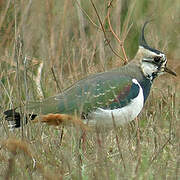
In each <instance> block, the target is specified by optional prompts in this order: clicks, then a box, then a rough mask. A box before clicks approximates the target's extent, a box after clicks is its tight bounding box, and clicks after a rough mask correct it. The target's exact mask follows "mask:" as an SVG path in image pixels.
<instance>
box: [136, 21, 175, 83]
mask: <svg viewBox="0 0 180 180" xmlns="http://www.w3.org/2000/svg"><path fill="white" fill-rule="evenodd" d="M148 22H149V21H146V22H145V23H144V25H143V28H142V31H141V35H140V40H139V50H138V53H137V55H138V56H140V57H139V58H140V66H141V69H142V72H143V73H144V75H145V76H146V77H147V78H149V79H151V80H153V79H154V78H156V77H157V76H159V75H161V74H164V73H165V72H167V73H169V74H172V75H174V76H176V73H175V72H173V71H172V70H170V69H169V68H168V67H167V58H166V55H165V54H164V53H163V52H161V51H159V50H157V49H154V48H151V47H150V46H149V45H148V44H147V42H146V40H145V37H144V29H145V27H146V25H147V24H148ZM139 58H138V59H139Z"/></svg>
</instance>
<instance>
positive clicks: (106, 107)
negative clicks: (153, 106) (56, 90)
mask: <svg viewBox="0 0 180 180" xmlns="http://www.w3.org/2000/svg"><path fill="white" fill-rule="evenodd" d="M146 25H147V22H146V23H145V24H144V26H143V28H142V31H141V35H140V41H139V49H138V51H137V54H136V56H135V57H134V59H133V60H132V61H130V62H129V63H128V64H127V65H125V66H122V67H119V68H117V69H113V70H110V71H107V72H102V73H97V74H94V75H90V76H88V77H86V78H84V79H81V80H80V81H78V82H76V83H75V84H73V85H72V86H71V87H69V88H68V89H66V90H65V91H64V92H63V93H61V94H57V95H55V96H53V97H50V98H47V99H45V100H43V101H42V102H36V103H32V104H29V105H27V107H26V110H27V111H28V112H29V113H28V114H27V115H26V118H29V119H31V120H34V119H36V117H37V116H38V115H47V114H49V113H51V114H52V113H53V114H68V115H73V114H74V113H76V114H78V115H79V117H81V118H82V120H84V121H88V123H89V124H96V125H97V124H101V125H107V126H111V125H112V123H113V121H115V123H116V125H117V126H118V125H122V124H125V123H128V122H130V121H132V120H134V119H135V118H136V117H137V116H138V114H139V113H140V112H141V110H142V109H143V106H144V104H145V102H146V100H147V98H148V96H149V93H150V89H151V86H152V83H153V81H154V79H155V78H156V77H158V76H159V75H161V74H164V73H165V72H167V73H169V74H172V75H174V76H176V73H175V72H173V71H172V70H170V69H169V68H167V66H166V65H167V58H166V55H165V54H164V53H163V52H161V51H159V50H157V49H154V48H151V47H150V46H149V45H148V44H147V42H146V40H145V37H144V29H145V26H146ZM4 114H5V119H6V120H8V121H11V122H13V125H12V123H11V128H12V127H14V128H18V127H20V126H21V120H22V118H21V116H20V113H19V112H17V111H15V109H11V110H7V111H5V112H4Z"/></svg>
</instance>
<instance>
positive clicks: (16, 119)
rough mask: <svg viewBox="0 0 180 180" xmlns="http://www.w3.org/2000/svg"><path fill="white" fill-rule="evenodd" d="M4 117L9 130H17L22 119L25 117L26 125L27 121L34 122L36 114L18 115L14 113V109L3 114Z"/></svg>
mask: <svg viewBox="0 0 180 180" xmlns="http://www.w3.org/2000/svg"><path fill="white" fill-rule="evenodd" d="M4 115H5V120H6V121H8V122H9V125H8V126H9V128H10V129H14V128H19V127H21V125H22V117H25V121H24V123H25V124H27V123H28V120H34V119H35V118H36V116H37V114H33V113H31V114H26V115H23V114H20V113H19V112H16V108H15V109H9V110H7V111H5V112H4Z"/></svg>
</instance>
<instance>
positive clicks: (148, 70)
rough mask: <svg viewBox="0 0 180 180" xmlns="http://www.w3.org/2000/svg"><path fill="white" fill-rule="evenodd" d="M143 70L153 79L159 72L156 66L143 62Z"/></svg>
mask: <svg viewBox="0 0 180 180" xmlns="http://www.w3.org/2000/svg"><path fill="white" fill-rule="evenodd" d="M141 68H142V71H143V73H144V75H145V76H149V77H152V74H153V73H154V72H157V71H158V67H157V66H156V65H154V64H151V63H148V62H142V64H141Z"/></svg>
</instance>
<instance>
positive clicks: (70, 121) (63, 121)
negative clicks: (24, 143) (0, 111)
mask: <svg viewBox="0 0 180 180" xmlns="http://www.w3.org/2000/svg"><path fill="white" fill-rule="evenodd" d="M4 114H5V120H7V121H8V122H9V125H8V126H9V128H10V129H14V128H19V127H21V126H22V117H25V122H24V124H27V123H28V121H29V120H32V122H33V123H37V122H40V123H46V124H47V125H53V126H62V125H64V126H66V125H74V126H76V127H77V126H78V127H80V128H81V129H82V130H84V131H85V130H88V129H89V128H88V126H86V125H85V124H84V123H83V122H82V120H81V119H79V118H78V117H76V116H71V115H68V114H47V115H40V116H38V115H37V114H32V113H31V114H26V115H24V114H20V113H19V112H16V109H10V110H7V111H5V112H4Z"/></svg>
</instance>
